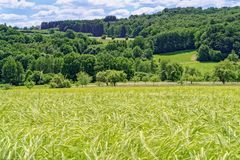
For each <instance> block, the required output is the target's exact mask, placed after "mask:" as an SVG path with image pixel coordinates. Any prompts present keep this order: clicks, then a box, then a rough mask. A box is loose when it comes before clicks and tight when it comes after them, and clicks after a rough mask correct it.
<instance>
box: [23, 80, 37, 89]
mask: <svg viewBox="0 0 240 160" xmlns="http://www.w3.org/2000/svg"><path fill="white" fill-rule="evenodd" d="M34 85H35V82H33V81H25V82H24V86H26V87H27V88H28V89H32V88H33V87H34Z"/></svg>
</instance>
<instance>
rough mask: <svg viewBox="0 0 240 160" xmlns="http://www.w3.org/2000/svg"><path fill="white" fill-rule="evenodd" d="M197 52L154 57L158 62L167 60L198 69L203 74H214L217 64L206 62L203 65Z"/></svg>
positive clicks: (180, 52)
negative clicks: (198, 58)
mask: <svg viewBox="0 0 240 160" xmlns="http://www.w3.org/2000/svg"><path fill="white" fill-rule="evenodd" d="M196 57H197V51H194V50H193V51H191V50H190V51H179V52H172V53H165V54H158V55H154V59H155V61H156V62H158V61H159V60H167V61H171V62H176V63H179V64H181V65H183V66H188V67H192V68H196V69H197V70H199V71H200V72H201V73H207V72H208V73H209V72H213V71H214V68H215V67H216V65H217V63H214V62H205V63H201V62H199V61H197V60H196Z"/></svg>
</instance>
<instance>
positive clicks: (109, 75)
mask: <svg viewBox="0 0 240 160" xmlns="http://www.w3.org/2000/svg"><path fill="white" fill-rule="evenodd" d="M126 78H127V74H126V73H124V72H123V71H116V70H107V71H102V72H98V73H97V81H99V82H103V83H106V85H108V84H109V83H111V84H113V85H114V86H116V84H117V82H124V81H125V80H126Z"/></svg>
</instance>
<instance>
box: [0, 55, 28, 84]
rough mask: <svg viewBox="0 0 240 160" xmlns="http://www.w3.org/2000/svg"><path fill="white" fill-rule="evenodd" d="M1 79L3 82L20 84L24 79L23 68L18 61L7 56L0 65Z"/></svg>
mask: <svg viewBox="0 0 240 160" xmlns="http://www.w3.org/2000/svg"><path fill="white" fill-rule="evenodd" d="M2 79H3V81H4V83H10V84H13V85H20V84H21V83H22V82H23V80H24V69H23V66H22V64H21V63H20V62H17V61H15V60H14V59H13V57H9V58H7V60H6V62H5V63H4V65H3V67H2Z"/></svg>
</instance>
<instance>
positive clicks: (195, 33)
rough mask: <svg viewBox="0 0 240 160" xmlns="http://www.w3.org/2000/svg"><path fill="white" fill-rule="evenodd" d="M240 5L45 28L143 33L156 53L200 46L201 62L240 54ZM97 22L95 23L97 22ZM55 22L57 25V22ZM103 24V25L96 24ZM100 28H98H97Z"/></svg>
mask: <svg viewBox="0 0 240 160" xmlns="http://www.w3.org/2000/svg"><path fill="white" fill-rule="evenodd" d="M239 18H240V8H239V7H234V8H227V7H226V8H220V9H217V8H209V9H202V8H173V9H164V10H163V11H162V12H159V13H156V14H153V15H140V16H130V17H129V18H128V19H119V20H117V19H116V18H114V17H113V16H110V17H106V18H105V19H102V20H94V21H88V23H87V24H86V25H85V23H86V21H61V22H51V23H48V25H47V26H48V27H46V23H43V24H42V28H43V29H44V28H55V27H59V29H60V30H62V31H65V30H67V29H73V30H75V31H81V32H87V33H92V34H93V35H94V36H101V35H103V34H106V35H108V36H110V37H136V36H142V37H144V38H147V39H149V40H150V41H152V43H153V46H154V53H155V54H159V53H167V52H172V51H179V50H189V49H198V48H200V47H201V46H202V45H203V48H207V49H205V50H203V49H202V50H201V51H200V52H199V56H198V60H199V61H216V62H218V61H221V60H223V59H225V58H226V57H227V56H228V55H229V54H230V53H231V52H232V51H234V52H236V54H238V55H240V39H239V34H240V32H239V31H240V27H239V26H240V19H239ZM93 22H94V23H93ZM53 24H54V25H53ZM96 25H99V26H100V27H96ZM96 30H97V31H96Z"/></svg>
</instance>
